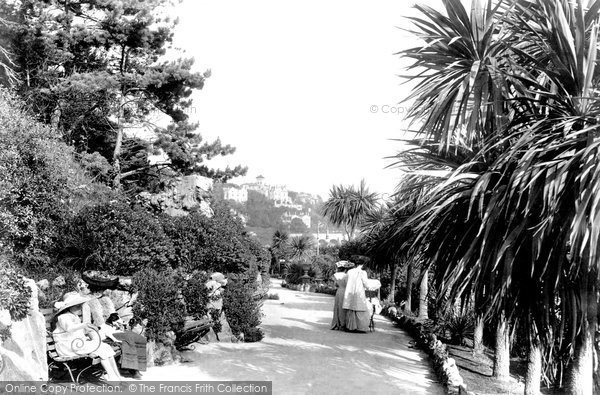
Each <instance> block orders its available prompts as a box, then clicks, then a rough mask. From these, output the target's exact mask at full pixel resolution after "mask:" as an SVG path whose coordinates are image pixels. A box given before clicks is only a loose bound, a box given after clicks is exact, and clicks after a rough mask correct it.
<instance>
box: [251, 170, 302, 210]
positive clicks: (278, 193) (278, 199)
mask: <svg viewBox="0 0 600 395" xmlns="http://www.w3.org/2000/svg"><path fill="white" fill-rule="evenodd" d="M242 187H245V188H246V189H247V190H250V191H256V192H259V193H261V194H263V195H265V196H266V197H267V198H268V199H270V200H272V201H273V202H275V204H276V205H278V206H277V207H279V206H285V205H288V204H292V199H291V198H290V195H289V193H288V190H287V188H286V187H285V185H269V184H267V183H266V182H265V178H264V177H263V176H258V177H256V182H252V183H247V184H242Z"/></svg>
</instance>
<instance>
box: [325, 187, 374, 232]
mask: <svg viewBox="0 0 600 395" xmlns="http://www.w3.org/2000/svg"><path fill="white" fill-rule="evenodd" d="M376 202H377V194H376V193H371V192H369V189H368V188H367V186H366V183H365V180H361V182H360V185H359V186H358V188H356V187H355V186H354V185H350V186H343V185H339V186H335V185H334V186H333V188H332V189H331V191H330V192H329V198H328V199H327V200H326V201H325V203H324V204H323V209H322V212H323V216H324V217H325V218H327V220H329V221H330V222H331V223H332V224H333V225H336V226H341V227H342V228H343V229H344V231H345V232H346V235H347V236H348V238H349V239H352V238H354V232H355V231H356V229H357V228H358V226H359V225H360V224H361V222H362V221H363V219H364V218H365V215H366V214H367V213H368V212H369V211H371V210H373V209H374V207H375V206H376Z"/></svg>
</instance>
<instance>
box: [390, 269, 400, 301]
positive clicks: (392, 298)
mask: <svg viewBox="0 0 600 395" xmlns="http://www.w3.org/2000/svg"><path fill="white" fill-rule="evenodd" d="M397 267H398V265H397V264H396V261H392V285H391V287H390V296H388V300H389V301H390V302H391V303H395V302H396V300H395V299H396V271H397Z"/></svg>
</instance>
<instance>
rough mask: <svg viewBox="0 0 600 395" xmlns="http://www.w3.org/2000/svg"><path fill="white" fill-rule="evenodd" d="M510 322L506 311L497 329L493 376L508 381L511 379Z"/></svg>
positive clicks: (499, 320) (502, 314) (501, 315)
mask: <svg viewBox="0 0 600 395" xmlns="http://www.w3.org/2000/svg"><path fill="white" fill-rule="evenodd" d="M508 335H509V327H508V320H507V319H506V315H505V314H504V311H503V312H502V313H501V314H500V317H499V318H498V326H497V327H496V349H495V353H494V371H493V373H492V376H493V377H494V378H496V379H498V380H502V381H506V380H508V379H509V378H510V339H509V336H508Z"/></svg>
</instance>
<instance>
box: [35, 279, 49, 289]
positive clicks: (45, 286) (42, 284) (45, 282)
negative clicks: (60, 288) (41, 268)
mask: <svg viewBox="0 0 600 395" xmlns="http://www.w3.org/2000/svg"><path fill="white" fill-rule="evenodd" d="M36 285H37V286H38V288H39V289H40V291H45V290H47V289H48V288H49V287H50V281H48V280H46V279H43V280H40V281H38V282H37V283H36Z"/></svg>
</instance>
